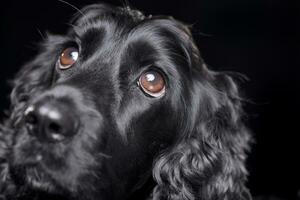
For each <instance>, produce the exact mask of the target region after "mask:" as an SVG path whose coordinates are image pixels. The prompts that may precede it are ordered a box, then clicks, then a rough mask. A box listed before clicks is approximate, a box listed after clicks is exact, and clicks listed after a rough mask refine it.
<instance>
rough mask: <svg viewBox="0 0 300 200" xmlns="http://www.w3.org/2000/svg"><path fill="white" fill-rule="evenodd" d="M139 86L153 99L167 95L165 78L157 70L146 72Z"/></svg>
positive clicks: (141, 77) (140, 79)
mask: <svg viewBox="0 0 300 200" xmlns="http://www.w3.org/2000/svg"><path fill="white" fill-rule="evenodd" d="M138 85H139V86H140V87H141V89H142V90H143V91H144V92H145V93H146V94H148V95H150V96H151V97H161V96H163V95H164V94H165V80H164V77H163V75H162V74H161V73H159V72H158V71H156V70H149V71H146V72H144V73H143V74H142V75H141V76H140V78H139V81H138Z"/></svg>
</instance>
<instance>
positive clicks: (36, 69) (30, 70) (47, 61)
mask: <svg viewBox="0 0 300 200" xmlns="http://www.w3.org/2000/svg"><path fill="white" fill-rule="evenodd" d="M63 39H64V38H63V37H61V36H54V35H48V37H47V39H46V40H45V41H44V42H43V43H42V44H41V45H40V53H39V54H38V55H37V56H36V57H35V58H34V59H33V60H32V61H31V62H29V63H27V64H26V65H24V66H23V67H22V68H21V70H20V71H19V72H18V74H17V75H16V77H15V79H14V80H13V81H12V87H13V90H12V93H11V95H10V99H11V107H12V108H14V110H12V114H11V117H12V119H14V120H13V121H15V120H17V119H18V117H17V116H15V115H16V114H18V113H19V112H18V110H19V109H24V104H26V103H27V101H28V100H29V98H30V97H32V96H34V94H35V93H37V92H40V91H42V90H44V89H46V88H48V87H50V86H51V84H52V81H53V80H54V78H55V77H54V71H55V65H56V61H57V58H58V56H59V54H60V51H59V50H58V47H59V45H60V44H61V43H62V41H63Z"/></svg>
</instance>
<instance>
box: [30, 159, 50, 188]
mask: <svg viewBox="0 0 300 200" xmlns="http://www.w3.org/2000/svg"><path fill="white" fill-rule="evenodd" d="M24 168H25V179H26V182H27V183H28V184H29V185H31V186H32V187H34V188H38V189H42V190H52V189H53V184H52V181H53V179H52V178H51V176H50V175H49V174H48V173H47V172H46V171H45V170H44V169H43V168H42V166H41V165H40V164H31V165H27V166H24Z"/></svg>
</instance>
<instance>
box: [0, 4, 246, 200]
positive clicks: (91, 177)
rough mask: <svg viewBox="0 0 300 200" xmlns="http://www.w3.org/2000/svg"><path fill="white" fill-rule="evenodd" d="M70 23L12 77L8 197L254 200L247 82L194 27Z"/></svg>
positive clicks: (105, 8) (2, 184) (1, 164)
mask: <svg viewBox="0 0 300 200" xmlns="http://www.w3.org/2000/svg"><path fill="white" fill-rule="evenodd" d="M71 23H72V26H71V28H70V29H69V31H68V32H67V34H66V35H48V37H47V39H46V41H44V42H43V44H42V45H41V51H40V53H39V54H38V55H37V56H36V58H35V59H34V60H33V61H31V62H29V63H28V64H26V65H25V66H24V67H23V68H22V69H21V71H20V72H19V74H18V75H17V76H16V78H15V79H14V81H13V90H12V93H11V112H10V116H9V117H8V119H7V120H5V122H4V123H3V125H2V126H1V129H0V193H1V195H0V196H1V198H2V199H18V200H27V199H28V200H29V199H30V200H32V199H35V200H50V199H51V200H53V199H63V200H121V199H122V200H125V199H126V200H133V199H139V200H142V199H147V200H240V199H242V200H249V199H251V195H250V194H249V191H248V189H247V188H246V186H245V182H246V179H247V170H246V169H245V159H246V153H247V151H248V150H249V142H250V141H251V137H250V134H249V133H248V131H247V128H246V127H245V125H244V123H243V119H242V118H243V117H242V116H243V111H242V101H241V98H240V96H239V94H238V88H237V85H236V84H235V82H234V81H233V78H231V77H230V75H229V74H228V73H225V72H215V71H212V70H209V69H208V68H207V66H206V65H205V63H204V62H203V60H202V59H201V56H200V54H199V51H198V49H197V47H196V45H195V43H194V41H193V38H192V35H191V32H190V30H189V28H188V26H186V25H184V24H183V23H181V22H179V21H177V20H175V19H173V18H171V17H167V16H145V15H143V14H142V13H141V12H140V11H137V10H133V9H130V8H127V7H125V8H121V7H113V6H110V5H106V4H95V5H90V6H87V7H85V8H83V9H82V10H81V11H80V12H79V13H78V14H77V15H76V16H75V17H74V19H73V21H72V22H71Z"/></svg>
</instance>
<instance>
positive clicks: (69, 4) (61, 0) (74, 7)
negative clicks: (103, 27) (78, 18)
mask: <svg viewBox="0 0 300 200" xmlns="http://www.w3.org/2000/svg"><path fill="white" fill-rule="evenodd" d="M58 1H60V2H62V3H64V4H66V5H68V6H70V7H72V8H73V9H75V10H76V11H78V12H79V13H80V14H81V15H82V16H83V17H84V18H87V17H86V16H85V14H84V13H83V12H82V11H81V10H80V9H79V8H77V7H76V6H75V5H73V4H71V3H69V2H67V1H64V0H58Z"/></svg>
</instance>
